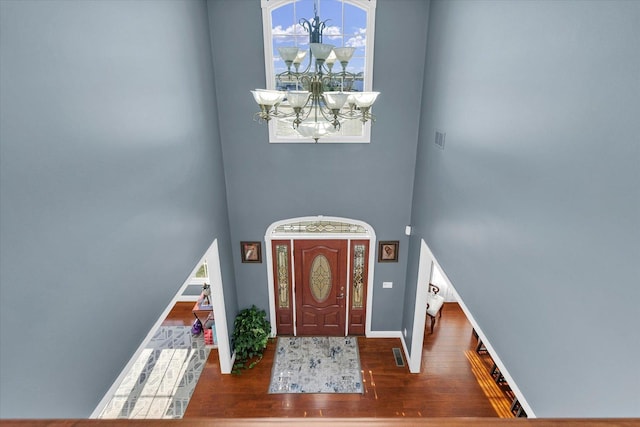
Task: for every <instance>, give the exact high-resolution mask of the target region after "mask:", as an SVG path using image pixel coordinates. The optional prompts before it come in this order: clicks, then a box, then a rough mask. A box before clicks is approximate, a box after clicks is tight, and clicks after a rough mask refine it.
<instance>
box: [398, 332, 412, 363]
mask: <svg viewBox="0 0 640 427" xmlns="http://www.w3.org/2000/svg"><path fill="white" fill-rule="evenodd" d="M400 342H401V343H402V351H403V352H404V360H406V361H407V364H408V365H409V373H413V372H411V362H410V361H409V350H408V349H407V342H406V341H405V340H404V335H402V333H400Z"/></svg>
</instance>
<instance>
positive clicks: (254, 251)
mask: <svg viewBox="0 0 640 427" xmlns="http://www.w3.org/2000/svg"><path fill="white" fill-rule="evenodd" d="M240 251H241V255H242V262H257V263H260V262H262V244H261V243H260V242H240Z"/></svg>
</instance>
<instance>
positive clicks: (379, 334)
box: [365, 331, 402, 338]
mask: <svg viewBox="0 0 640 427" xmlns="http://www.w3.org/2000/svg"><path fill="white" fill-rule="evenodd" d="M365 336H366V337H367V338H402V333H401V332H400V331H369V332H367V333H366V335H365Z"/></svg>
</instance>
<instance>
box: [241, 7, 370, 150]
mask: <svg viewBox="0 0 640 427" xmlns="http://www.w3.org/2000/svg"><path fill="white" fill-rule="evenodd" d="M314 14H315V17H314V18H313V19H312V20H311V21H309V20H307V19H304V18H302V19H301V20H300V25H301V26H302V27H304V29H305V30H306V31H307V32H308V33H309V46H310V52H311V55H309V63H308V64H307V66H306V68H305V69H304V70H303V71H299V70H300V64H301V63H302V61H303V60H304V58H305V57H306V56H307V51H305V50H301V49H298V48H297V47H279V48H278V52H279V53H280V57H281V58H282V59H283V60H284V63H285V64H286V66H287V71H284V72H282V73H279V74H278V75H276V80H277V81H278V82H279V83H288V85H289V86H293V85H295V88H296V90H288V91H282V90H266V89H256V90H252V91H251V93H252V94H253V98H254V99H255V101H256V103H258V105H259V106H260V111H259V112H257V113H256V114H255V117H256V120H258V121H265V122H268V121H269V120H271V119H272V118H276V119H284V120H288V121H290V122H291V125H292V127H293V129H295V130H296V131H297V132H298V133H299V134H300V135H302V136H303V137H309V138H313V139H314V140H315V142H318V139H319V138H320V137H323V136H325V135H329V134H332V133H334V132H337V131H339V130H340V127H341V124H342V123H343V122H344V121H345V120H353V119H359V120H360V121H361V122H362V123H366V122H367V121H369V120H371V121H372V122H373V121H375V117H374V116H373V114H371V106H372V105H373V103H374V102H375V100H376V98H377V97H378V95H379V92H356V91H353V90H352V85H353V82H354V81H355V79H356V74H354V73H351V72H348V71H347V65H348V64H349V60H351V57H352V56H353V53H354V51H355V50H356V48H354V47H334V46H333V45H330V44H324V43H322V31H323V30H324V28H325V27H326V22H327V21H328V20H327V21H321V20H320V18H319V17H318V12H317V8H316V5H314ZM336 61H338V62H340V65H341V66H342V71H338V72H333V65H334V63H335V62H336ZM292 67H293V70H292Z"/></svg>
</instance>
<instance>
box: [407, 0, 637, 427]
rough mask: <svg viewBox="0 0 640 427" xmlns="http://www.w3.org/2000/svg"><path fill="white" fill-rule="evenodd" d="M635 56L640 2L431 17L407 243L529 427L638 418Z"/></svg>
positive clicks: (455, 6)
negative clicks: (422, 257) (508, 386)
mask: <svg viewBox="0 0 640 427" xmlns="http://www.w3.org/2000/svg"><path fill="white" fill-rule="evenodd" d="M639 46H640V2H636V1H591V2H585V1H562V2H556V1H536V2H524V1H522V2H516V1H511V2H505V1H434V2H432V5H431V10H430V20H429V39H428V50H427V51H428V56H427V60H426V64H427V65H426V76H425V87H424V92H423V102H424V104H423V112H424V114H423V116H422V121H421V128H420V129H421V133H420V143H419V151H418V159H417V167H416V182H415V187H414V197H413V210H412V224H413V225H414V231H415V235H414V236H412V240H413V241H414V242H415V243H414V245H415V246H416V248H418V241H419V239H421V238H424V239H425V240H426V241H427V243H428V244H429V246H430V247H431V249H432V250H433V251H434V253H435V255H436V257H437V258H438V260H439V261H440V262H441V264H442V266H443V268H444V270H445V272H446V273H447V275H448V276H449V278H450V279H451V281H452V282H453V284H454V285H455V287H456V289H457V291H458V292H459V293H460V295H461V297H462V298H463V300H464V302H465V303H466V304H467V306H468V307H469V309H470V310H471V312H472V313H473V315H474V318H475V319H476V320H477V321H478V323H479V325H480V327H481V328H482V330H483V331H484V332H485V333H486V335H487V336H488V339H489V341H490V342H491V344H492V345H493V347H494V348H495V350H496V352H497V353H498V356H499V357H500V358H501V360H502V361H503V362H504V363H505V365H506V366H507V368H508V370H509V372H510V373H511V375H512V376H513V378H514V379H515V381H516V383H517V385H518V386H519V388H520V389H521V390H522V392H523V393H524V395H525V396H526V398H527V400H528V402H529V404H530V405H531V406H532V408H533V410H534V411H535V413H536V415H537V416H539V417H567V416H568V417H625V416H626V417H629V416H635V417H638V416H640V391H639V388H638V386H639V385H640V369H638V353H639V352H640V334H638V325H639V324H640V317H639V315H638V305H639V304H640V291H639V288H638V281H639V279H640V267H639V264H638V260H639V259H640V227H639V224H638V221H639V218H640V190H639V188H640V175H639V174H640V172H639V171H640V167H639V166H640V145H639V144H638V135H639V134H640V125H639V123H640V121H639V120H638V118H639V117H640V96H639V95H640V49H639ZM435 129H441V130H443V131H445V132H446V133H447V135H446V145H445V149H444V151H442V150H440V149H438V148H437V147H436V146H435V145H434V144H433V140H434V132H435ZM417 256H418V253H417V250H416V251H415V252H413V253H412V254H411V258H412V259H411V261H410V262H409V263H408V264H409V270H408V271H409V272H408V281H409V282H412V281H415V277H416V274H417ZM407 295H408V296H410V295H411V290H408V292H407ZM413 295H415V288H414V289H413ZM412 311H413V300H412V299H411V298H407V304H406V306H405V312H409V313H410V312H412ZM405 326H406V327H408V328H409V329H410V327H411V322H408V321H406V320H405ZM426 357H428V355H427V356H426Z"/></svg>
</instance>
